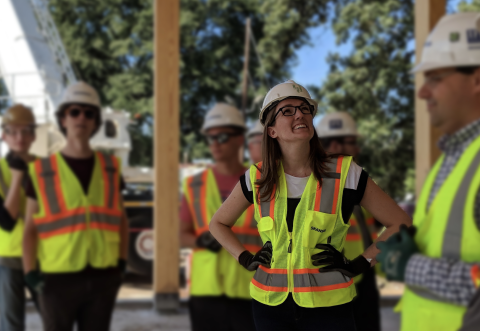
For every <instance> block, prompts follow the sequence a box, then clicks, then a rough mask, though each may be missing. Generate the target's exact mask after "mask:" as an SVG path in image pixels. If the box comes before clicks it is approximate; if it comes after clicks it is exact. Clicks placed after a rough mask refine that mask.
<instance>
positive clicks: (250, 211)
mask: <svg viewBox="0 0 480 331" xmlns="http://www.w3.org/2000/svg"><path fill="white" fill-rule="evenodd" d="M254 215H255V207H254V206H253V205H250V206H249V207H248V208H247V210H246V211H245V222H243V227H245V228H249V227H250V225H251V224H252V222H253V220H254Z"/></svg>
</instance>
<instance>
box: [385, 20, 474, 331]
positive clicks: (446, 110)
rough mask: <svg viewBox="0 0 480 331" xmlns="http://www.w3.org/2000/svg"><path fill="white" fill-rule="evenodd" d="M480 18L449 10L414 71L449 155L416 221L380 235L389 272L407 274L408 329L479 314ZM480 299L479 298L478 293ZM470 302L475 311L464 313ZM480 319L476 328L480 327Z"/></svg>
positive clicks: (442, 325) (444, 329) (455, 325)
mask: <svg viewBox="0 0 480 331" xmlns="http://www.w3.org/2000/svg"><path fill="white" fill-rule="evenodd" d="M479 26H480V20H479V16H478V13H460V14H452V15H446V16H444V17H442V19H441V20H440V21H439V22H438V23H437V25H436V26H435V28H434V29H433V31H432V32H431V33H430V35H429V36H428V38H427V41H426V42H425V44H424V48H423V53H422V57H421V61H420V63H419V64H418V65H417V66H416V67H415V68H414V70H413V71H414V72H421V73H423V77H424V83H423V85H422V87H421V88H420V90H419V91H418V97H419V98H420V99H423V100H425V102H426V103H427V108H428V112H429V114H430V123H431V125H432V126H433V127H435V128H437V129H438V130H439V131H441V132H443V134H444V135H443V137H442V138H440V140H439V142H438V146H439V147H440V149H441V150H442V152H443V154H442V156H441V157H440V158H439V159H438V160H437V162H436V163H435V165H434V166H433V168H432V170H431V171H430V174H429V175H428V177H427V179H426V181H425V183H424V186H423V189H422V192H421V194H420V196H419V198H418V202H417V206H416V209H415V214H414V217H413V224H414V226H415V227H416V231H415V230H402V231H400V233H398V234H397V235H395V236H392V237H391V238H390V239H389V240H387V241H386V242H383V243H378V244H377V247H378V248H379V249H380V251H381V252H380V253H379V254H378V256H377V259H378V261H379V262H381V263H382V270H383V271H384V272H385V273H386V275H387V278H388V279H389V280H396V281H404V282H405V284H406V289H405V292H404V294H403V297H402V300H401V304H400V309H401V313H402V317H401V329H402V330H404V331H407V330H408V331H410V330H436V331H453V330H458V329H459V328H461V326H462V323H463V322H462V320H463V318H464V316H465V318H466V319H467V320H468V317H470V318H471V317H473V316H474V315H475V314H477V316H478V310H477V311H476V312H475V311H473V310H474V309H478V303H476V304H475V303H474V301H475V293H476V291H477V287H478V268H479V266H480V31H478V27H479ZM477 300H478V299H477ZM467 307H469V309H470V311H469V313H470V312H471V313H472V314H465V313H466V312H467ZM479 327H480V326H479V324H477V325H476V327H475V329H479Z"/></svg>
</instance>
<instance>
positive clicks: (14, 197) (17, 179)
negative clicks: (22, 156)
mask: <svg viewBox="0 0 480 331" xmlns="http://www.w3.org/2000/svg"><path fill="white" fill-rule="evenodd" d="M10 171H11V172H12V182H11V184H10V187H9V188H8V193H7V196H6V198H5V202H4V203H3V205H4V206H5V209H6V210H7V211H8V213H9V214H10V216H11V217H12V219H14V220H17V219H18V218H19V216H20V214H21V213H23V212H24V211H23V210H20V189H21V187H22V180H23V176H25V174H24V172H23V171H19V170H15V169H10Z"/></svg>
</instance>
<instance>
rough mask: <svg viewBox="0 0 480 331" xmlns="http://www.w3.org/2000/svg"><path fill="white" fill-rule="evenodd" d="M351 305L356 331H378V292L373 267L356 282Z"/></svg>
mask: <svg viewBox="0 0 480 331" xmlns="http://www.w3.org/2000/svg"><path fill="white" fill-rule="evenodd" d="M353 307H354V308H353V314H354V315H355V324H356V325H357V330H358V331H380V294H379V292H378V289H377V282H376V280H375V271H374V269H373V268H370V270H369V271H368V272H366V273H364V274H363V278H362V280H361V281H360V282H359V283H357V296H356V297H355V299H354V300H353Z"/></svg>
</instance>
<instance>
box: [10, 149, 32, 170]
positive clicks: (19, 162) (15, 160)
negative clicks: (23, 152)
mask: <svg viewBox="0 0 480 331" xmlns="http://www.w3.org/2000/svg"><path fill="white" fill-rule="evenodd" d="M5 159H6V160H7V163H8V166H9V167H10V168H11V169H14V170H18V171H23V172H27V170H28V166H27V162H25V161H24V160H23V159H22V158H21V157H19V156H17V155H16V154H15V153H13V152H11V151H10V152H9V153H8V154H7V156H6V158H5Z"/></svg>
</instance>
